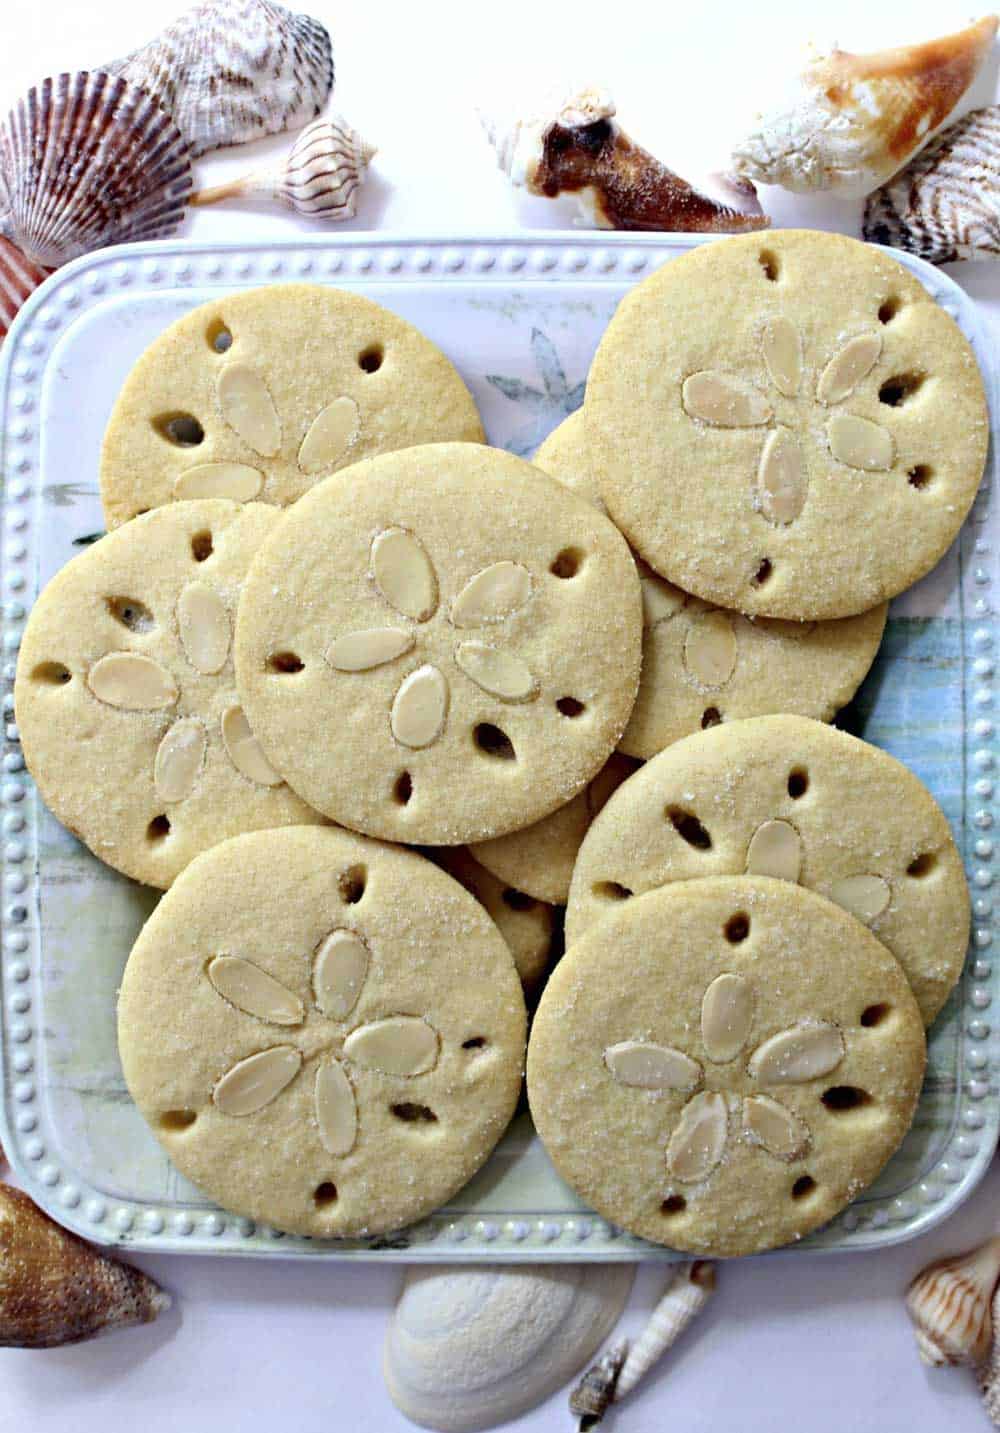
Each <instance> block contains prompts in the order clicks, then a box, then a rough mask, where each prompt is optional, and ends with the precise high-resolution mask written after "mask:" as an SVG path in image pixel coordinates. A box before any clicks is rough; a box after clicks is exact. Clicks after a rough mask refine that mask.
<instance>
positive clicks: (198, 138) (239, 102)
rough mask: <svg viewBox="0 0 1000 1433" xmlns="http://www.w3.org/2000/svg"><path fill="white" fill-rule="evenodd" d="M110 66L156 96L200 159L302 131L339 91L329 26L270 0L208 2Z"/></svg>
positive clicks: (198, 6)
mask: <svg viewBox="0 0 1000 1433" xmlns="http://www.w3.org/2000/svg"><path fill="white" fill-rule="evenodd" d="M104 68H105V69H107V70H108V71H109V72H110V73H112V74H118V75H122V76H123V77H124V78H125V79H127V80H129V81H130V82H131V83H132V84H136V85H140V86H142V88H143V89H145V90H146V91H147V92H148V93H149V94H150V95H152V96H153V97H154V98H155V99H156V100H157V101H158V102H159V103H160V104H161V105H162V106H163V108H164V109H166V110H167V111H168V112H169V113H170V114H171V115H172V116H173V118H174V121H175V122H176V124H177V127H178V129H179V130H180V132H181V134H182V135H183V136H184V138H185V139H186V140H187V142H188V145H189V147H190V150H191V154H192V156H193V157H194V158H197V157H198V155H200V154H206V153H207V152H208V151H209V150H211V149H219V148H222V147H225V146H228V145H232V144H244V143H246V141H247V140H251V139H260V137H261V136H262V135H265V134H280V133H281V132H282V131H283V130H286V129H300V128H301V127H302V125H304V124H308V122H309V121H310V120H311V119H314V118H315V117H316V115H318V114H319V112H320V110H321V109H322V108H323V106H324V105H325V104H326V101H327V99H328V98H329V95H330V92H331V90H332V89H333V49H332V46H331V43H330V36H329V34H328V32H327V30H326V28H325V27H324V26H323V25H321V24H320V22H319V21H318V20H314V19H313V18H312V17H311V16H309V15H296V14H294V13H293V12H292V11H291V10H286V9H285V7H284V6H283V5H275V4H273V3H272V0H204V3H203V4H200V5H195V7H194V8H193V9H192V10H188V11H187V12H186V13H185V14H183V15H181V17H180V18H179V19H178V20H175V21H174V23H173V24H172V25H169V26H168V27H167V28H166V29H165V30H164V31H163V32H162V34H159V35H157V36H156V38H155V39H153V40H150V42H149V43H148V44H147V45H143V46H142V48H141V49H139V50H135V51H133V53H132V54H131V55H126V57H125V58H124V59H121V60H113V61H112V62H111V63H110V64H109V65H106V66H104Z"/></svg>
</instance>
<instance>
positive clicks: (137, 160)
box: [0, 71, 191, 268]
mask: <svg viewBox="0 0 1000 1433" xmlns="http://www.w3.org/2000/svg"><path fill="white" fill-rule="evenodd" d="M190 188H191V159H190V155H189V154H188V150H187V146H186V145H185V143H184V141H183V139H182V138H181V136H180V134H179V133H178V131H177V127H176V125H175V124H174V122H173V120H171V118H170V116H169V115H166V114H164V113H163V111H162V110H161V109H160V108H159V106H158V105H157V104H156V103H155V101H154V100H152V99H150V97H149V95H147V94H146V93H145V92H144V91H143V90H140V89H137V88H136V87H135V86H134V85H130V84H126V82H125V81H124V80H122V79H116V78H114V77H113V76H111V75H106V74H102V73H101V72H99V71H89V72H88V71H81V72H79V73H77V74H65V75H58V76H57V77H56V78H54V79H47V80H43V81H42V83H41V84H40V85H39V86H37V87H36V88H35V89H31V90H29V91H28V93H27V94H26V95H25V96H24V98H23V99H21V100H19V101H18V103H17V104H16V105H15V106H14V108H13V109H12V110H11V112H10V114H9V115H8V116H7V118H6V119H5V120H4V122H3V124H2V126H0V234H3V235H4V236H5V237H6V238H8V239H10V240H11V241H12V242H13V243H15V244H16V245H17V246H18V248H19V249H21V250H22V251H23V252H24V254H25V255H26V256H27V257H28V258H29V259H31V260H33V261H34V262H35V263H36V264H39V265H42V266H43V267H49V268H54V267H56V266H57V265H59V264H63V263H65V262H66V260H67V259H74V258H76V257H77V256H78V255H80V254H86V253H89V252H90V250H92V249H100V248H103V247H104V246H105V245H107V244H122V243H128V242H132V241H133V240H137V239H159V238H163V237H164V235H167V234H172V233H173V231H174V230H175V229H176V228H177V226H178V224H179V223H180V222H181V219H182V218H183V217H184V206H185V203H186V200H187V196H188V192H189V190H190Z"/></svg>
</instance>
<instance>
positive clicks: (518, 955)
mask: <svg viewBox="0 0 1000 1433" xmlns="http://www.w3.org/2000/svg"><path fill="white" fill-rule="evenodd" d="M428 854H429V855H430V857H431V859H432V860H433V861H436V862H437V864H438V865H439V866H443V867H444V869H445V870H446V871H447V872H448V874H449V875H450V876H454V878H455V880H456V881H458V883H459V884H460V885H462V886H464V887H465V889H466V890H467V891H468V892H469V893H470V894H471V895H473V896H475V898H476V900H477V901H478V902H479V904H480V905H481V906H482V907H483V909H484V910H485V911H486V914H487V915H488V916H489V918H490V920H491V921H492V922H493V924H494V925H495V926H496V928H497V930H498V931H499V932H500V934H501V935H502V936H503V938H504V940H505V941H506V942H507V946H508V949H509V950H510V953H511V955H512V956H513V959H514V964H515V965H516V967H517V973H518V975H519V976H520V977H521V984H522V985H523V986H524V989H525V991H526V992H528V993H529V994H530V993H531V992H533V991H534V990H536V989H537V988H538V986H539V984H540V983H541V980H542V977H543V976H544V974H545V972H546V970H547V969H548V965H549V960H550V958H551V956H552V937H553V934H554V932H555V912H554V911H553V909H552V906H551V905H550V904H548V903H547V902H545V901H543V900H539V899H536V898H535V897H534V896H529V895H528V894H527V893H526V892H525V891H521V890H517V889H516V888H515V887H514V886H512V885H510V884H509V883H508V882H505V881H501V880H498V878H497V877H496V876H495V875H493V873H492V872H491V871H488V870H487V869H486V867H485V866H482V865H480V864H479V862H478V861H477V860H475V858H474V857H473V856H472V855H470V853H469V851H468V850H467V848H466V847H465V846H441V847H439V848H438V849H437V850H431V851H429V852H428Z"/></svg>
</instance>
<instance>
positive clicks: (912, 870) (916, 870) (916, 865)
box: [906, 851, 937, 881]
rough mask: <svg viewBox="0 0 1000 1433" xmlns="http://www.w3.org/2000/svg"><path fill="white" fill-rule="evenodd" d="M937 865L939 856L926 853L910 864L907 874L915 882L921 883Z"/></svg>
mask: <svg viewBox="0 0 1000 1433" xmlns="http://www.w3.org/2000/svg"><path fill="white" fill-rule="evenodd" d="M936 865H937V856H936V855H935V854H934V852H933V851H924V852H923V854H922V855H920V856H918V857H917V858H916V860H915V861H911V862H910V864H909V865H908V866H907V868H906V874H907V875H908V876H912V877H913V879H914V880H916V881H919V880H922V879H923V877H924V876H929V875H930V873H931V871H933V869H934V867H935V866H936Z"/></svg>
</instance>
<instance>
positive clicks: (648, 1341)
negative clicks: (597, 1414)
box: [615, 1259, 715, 1399]
mask: <svg viewBox="0 0 1000 1433" xmlns="http://www.w3.org/2000/svg"><path fill="white" fill-rule="evenodd" d="M714 1291H715V1266H714V1264H709V1263H706V1262H705V1261H704V1260H701V1259H696V1260H695V1261H694V1263H691V1264H681V1265H680V1266H679V1267H678V1268H677V1269H676V1270H675V1272H674V1273H673V1274H672V1275H671V1277H670V1278H669V1280H668V1282H667V1287H666V1289H665V1290H664V1292H663V1295H662V1297H661V1298H660V1301H659V1303H658V1304H657V1305H656V1308H655V1309H654V1310H653V1312H652V1314H650V1316H649V1321H648V1323H647V1324H646V1326H645V1328H644V1329H643V1330H642V1333H640V1335H639V1337H638V1338H637V1339H636V1340H635V1342H634V1343H633V1344H632V1346H631V1347H630V1349H629V1351H628V1356H627V1358H626V1359H625V1363H624V1364H623V1366H622V1371H621V1373H620V1374H619V1375H618V1383H617V1385H616V1387H615V1398H616V1399H619V1398H624V1397H625V1395H626V1394H627V1393H631V1391H632V1389H633V1388H635V1386H636V1384H637V1383H639V1381H640V1380H641V1379H642V1378H644V1377H645V1375H646V1374H647V1373H648V1372H649V1370H650V1369H651V1368H653V1367H654V1366H655V1365H656V1364H657V1363H658V1362H659V1361H660V1359H661V1358H662V1357H663V1355H664V1354H665V1353H666V1351H667V1349H668V1348H670V1347H671V1345H672V1344H674V1343H676V1342H677V1340H678V1339H679V1338H680V1336H681V1334H682V1333H683V1332H684V1330H685V1329H686V1328H687V1326H688V1324H689V1323H691V1321H692V1320H693V1319H695V1318H697V1316H698V1315H699V1314H700V1313H701V1311H702V1309H703V1308H704V1307H705V1305H706V1304H707V1303H708V1301H709V1299H710V1298H711V1296H712V1294H713V1293H714Z"/></svg>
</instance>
